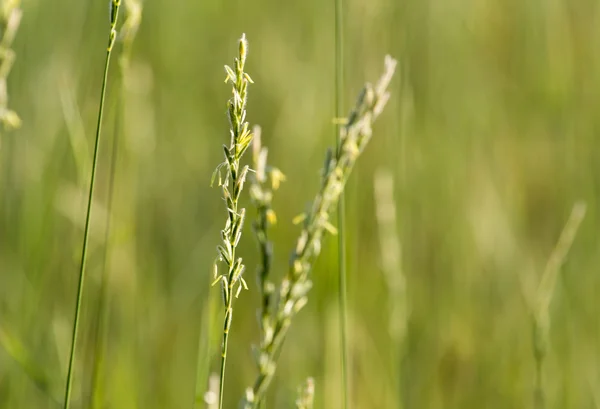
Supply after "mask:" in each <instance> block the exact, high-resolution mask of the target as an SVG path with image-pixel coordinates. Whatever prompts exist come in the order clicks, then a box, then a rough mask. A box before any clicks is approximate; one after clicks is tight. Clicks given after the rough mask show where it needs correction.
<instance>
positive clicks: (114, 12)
mask: <svg viewBox="0 0 600 409" xmlns="http://www.w3.org/2000/svg"><path fill="white" fill-rule="evenodd" d="M110 5H111V7H110V25H109V34H108V45H107V47H106V60H105V64H104V76H103V78H102V88H101V91H100V102H99V106H98V122H97V125H96V138H95V144H94V155H93V160H92V169H91V176H90V188H89V194H88V202H87V211H86V216H85V227H84V231H83V244H82V246H81V264H80V269H79V284H78V285H77V298H76V304H75V317H74V319H73V331H72V336H71V352H70V354H69V366H68V369H67V381H66V384H65V397H64V405H63V407H64V408H65V409H69V407H70V406H71V393H72V387H73V372H74V369H75V354H76V352H77V336H78V330H79V317H80V314H81V304H82V300H83V286H84V283H85V273H86V270H85V268H86V262H87V252H88V241H89V234H90V220H91V215H92V203H93V199H94V183H95V181H96V168H97V165H98V151H99V147H100V136H101V132H102V119H103V114H104V100H105V96H106V85H107V81H108V69H109V67H110V56H111V53H112V50H113V47H114V45H115V41H116V39H117V30H116V27H117V21H118V17H119V8H120V6H121V1H120V0H112V2H111V3H110Z"/></svg>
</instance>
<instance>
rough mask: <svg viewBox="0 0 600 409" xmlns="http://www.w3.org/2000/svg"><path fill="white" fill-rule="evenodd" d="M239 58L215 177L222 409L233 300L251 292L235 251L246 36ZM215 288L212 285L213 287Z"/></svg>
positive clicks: (244, 127)
mask: <svg viewBox="0 0 600 409" xmlns="http://www.w3.org/2000/svg"><path fill="white" fill-rule="evenodd" d="M238 49H239V54H238V57H237V58H235V60H234V63H233V67H234V68H231V67H229V66H227V65H226V66H225V72H226V73H227V78H226V79H225V82H231V84H232V86H233V90H232V92H233V97H232V98H231V99H230V100H229V101H228V103H227V113H228V118H229V124H230V126H231V128H230V134H231V142H230V144H229V147H227V146H223V149H224V151H225V162H222V163H221V164H220V165H219V166H218V167H217V169H216V170H215V173H214V175H213V179H212V180H213V181H214V180H215V178H218V183H219V186H221V188H222V190H223V200H224V201H225V204H226V207H227V209H226V210H227V221H226V223H225V228H224V229H223V230H221V239H222V240H223V242H222V244H221V245H219V246H218V247H217V250H218V257H217V261H215V264H214V278H215V282H214V284H216V283H218V282H220V283H221V289H222V292H223V303H224V306H225V317H224V323H223V342H222V347H221V372H220V379H219V408H222V407H223V393H224V390H225V365H226V362H227V344H228V341H229V331H230V329H231V323H232V321H233V300H234V298H237V297H238V295H239V293H240V291H241V290H242V288H246V289H247V288H248V286H247V284H246V282H245V280H244V278H243V277H242V275H243V274H244V270H245V269H246V266H244V264H242V258H241V257H236V249H237V247H238V244H239V242H240V238H241V236H242V228H243V227H244V221H245V217H246V209H243V208H239V207H238V203H239V200H240V196H241V193H242V190H243V188H244V183H245V182H246V176H247V175H248V171H249V170H250V167H249V166H248V165H246V166H243V167H242V165H241V163H240V160H241V158H242V156H243V155H244V153H245V152H246V150H247V149H248V148H249V147H250V143H251V142H252V136H253V135H252V132H251V131H250V130H249V129H248V122H246V103H247V101H248V94H247V92H248V90H247V88H248V84H249V83H251V82H252V79H250V76H248V74H247V73H245V72H244V66H245V64H246V57H247V52H248V42H247V40H246V36H245V34H243V35H242V38H241V39H240V40H239V47H238ZM222 168H224V169H225V178H224V179H223V178H222V176H221V169H222ZM219 263H224V264H225V267H226V270H227V272H226V273H224V274H221V273H219V270H218V265H219ZM214 284H213V285H214Z"/></svg>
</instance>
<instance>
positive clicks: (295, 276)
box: [243, 56, 396, 409]
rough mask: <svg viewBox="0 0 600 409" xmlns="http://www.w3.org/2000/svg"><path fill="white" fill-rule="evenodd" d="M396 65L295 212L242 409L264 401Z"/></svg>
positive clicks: (353, 118) (371, 89) (345, 130)
mask: <svg viewBox="0 0 600 409" xmlns="http://www.w3.org/2000/svg"><path fill="white" fill-rule="evenodd" d="M395 68H396V61H395V60H394V59H393V58H391V57H389V56H387V57H386V59H385V71H384V74H383V75H382V77H381V78H380V79H379V81H378V83H377V84H376V85H375V86H373V85H371V84H368V83H367V84H366V85H365V87H364V88H363V90H362V92H361V94H360V96H359V98H358V101H357V103H356V106H355V108H354V109H353V111H352V112H351V113H350V116H349V117H348V118H347V120H346V121H345V124H344V126H343V127H342V129H341V132H340V135H339V138H340V139H339V141H338V144H337V145H338V146H337V148H336V149H335V150H331V149H330V150H329V151H328V152H327V156H326V158H325V163H324V168H323V172H322V178H321V188H320V189H319V192H318V193H317V195H316V197H315V199H314V201H313V202H312V205H311V206H310V208H309V210H308V211H307V212H306V213H304V214H302V215H300V216H299V217H298V218H296V221H297V222H299V223H302V231H301V233H300V236H299V238H298V240H297V242H296V247H295V249H294V250H293V252H292V255H291V257H290V262H289V270H288V272H287V275H286V277H285V278H284V280H283V282H282V283H281V286H280V288H279V294H278V300H277V302H276V303H274V304H273V306H272V308H271V310H270V312H269V314H268V316H266V317H262V320H261V325H262V331H261V341H260V345H259V346H258V347H257V350H256V361H257V366H258V372H259V374H258V377H257V378H256V380H255V382H254V385H253V386H252V387H250V388H248V389H247V390H246V396H245V399H244V403H243V407H244V408H246V409H251V408H257V407H258V406H259V405H260V403H261V402H262V401H263V399H264V396H265V393H266V391H267V389H268V387H269V384H270V383H271V380H272V379H273V376H274V374H275V371H276V367H277V357H278V355H279V352H280V350H281V347H282V345H283V342H284V340H285V336H286V334H287V331H288V329H289V327H290V325H291V323H292V319H293V318H294V316H295V315H296V314H297V313H298V312H299V311H300V310H301V309H302V308H303V307H304V306H305V305H306V303H307V301H308V298H307V295H308V292H309V290H310V289H311V287H312V282H311V280H310V278H309V274H310V271H311V269H312V267H313V263H314V261H315V259H316V257H317V256H318V255H319V253H320V252H321V240H322V239H323V236H324V235H325V234H326V233H327V232H329V233H335V232H336V229H335V227H333V225H332V224H331V223H330V221H329V218H330V216H331V214H332V213H333V211H334V210H335V208H336V206H337V203H338V200H339V198H340V196H341V194H342V192H343V191H344V187H345V185H346V181H347V180H348V177H349V176H350V173H351V172H352V169H353V167H354V165H355V163H356V160H357V159H358V157H359V156H360V154H361V153H362V152H363V151H364V149H365V147H366V146H367V144H368V143H369V140H370V139H371V135H372V125H373V122H374V121H375V120H376V119H377V117H378V116H379V115H380V114H381V112H382V111H383V108H384V107H385V104H386V103H387V101H388V99H389V97H390V94H389V93H388V91H387V88H388V85H389V83H390V81H391V79H392V76H393V74H394V71H395Z"/></svg>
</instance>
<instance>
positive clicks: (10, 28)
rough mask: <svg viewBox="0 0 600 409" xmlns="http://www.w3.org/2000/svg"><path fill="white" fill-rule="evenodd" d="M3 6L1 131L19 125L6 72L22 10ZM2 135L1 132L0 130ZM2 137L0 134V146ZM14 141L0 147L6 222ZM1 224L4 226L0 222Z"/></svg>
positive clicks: (11, 1)
mask: <svg viewBox="0 0 600 409" xmlns="http://www.w3.org/2000/svg"><path fill="white" fill-rule="evenodd" d="M1 5H2V10H1V14H0V35H1V36H2V37H1V38H0V122H1V123H2V125H3V130H4V131H7V132H8V131H10V130H13V129H16V128H19V127H20V126H21V118H19V115H17V113H16V112H15V111H13V110H11V109H9V107H8V85H7V82H8V75H9V74H10V71H11V69H12V66H13V63H14V61H15V52H14V51H13V50H12V48H11V47H12V43H13V41H14V39H15V36H16V34H17V30H18V29H19V24H20V23H21V17H22V15H23V12H22V10H21V8H20V5H21V1H20V0H2V3H1ZM0 136H1V134H0ZM3 142H4V141H3V140H2V138H1V137H0V148H2V143H3ZM14 146H15V144H14V142H13V141H11V140H9V141H8V149H3V150H4V152H3V155H2V162H3V173H4V175H3V178H4V188H3V189H2V195H3V196H4V201H5V212H4V215H3V216H4V217H3V219H4V220H3V221H6V223H8V221H9V220H11V219H12V218H13V217H14V216H13V212H12V211H11V206H10V204H11V202H10V200H9V198H10V197H11V189H12V187H13V185H14V182H13V176H12V175H13V173H12V170H13V164H14V161H15V155H14ZM0 227H1V228H3V230H4V227H5V226H0Z"/></svg>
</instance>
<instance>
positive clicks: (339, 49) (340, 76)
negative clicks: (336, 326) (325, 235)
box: [334, 0, 350, 409]
mask: <svg viewBox="0 0 600 409" xmlns="http://www.w3.org/2000/svg"><path fill="white" fill-rule="evenodd" d="M334 1H335V116H336V118H341V117H342V115H343V109H344V108H343V99H344V92H343V90H344V18H343V13H344V4H343V0H334ZM341 130H342V129H341V124H340V123H339V121H336V129H335V143H336V149H338V150H339V148H340V145H341V143H342V141H341ZM337 219H338V222H337V224H338V227H337V228H338V243H337V244H338V286H339V288H338V301H339V311H340V340H341V345H340V358H341V371H342V402H343V406H342V407H343V408H344V409H347V408H348V407H349V403H350V397H349V393H350V392H349V383H350V382H349V378H348V318H347V312H348V311H347V308H348V299H347V292H348V290H347V283H346V279H347V271H346V200H345V197H344V193H343V192H342V194H341V195H340V199H339V202H338V208H337Z"/></svg>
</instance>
